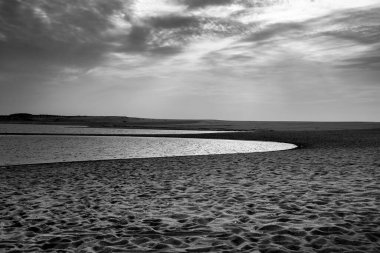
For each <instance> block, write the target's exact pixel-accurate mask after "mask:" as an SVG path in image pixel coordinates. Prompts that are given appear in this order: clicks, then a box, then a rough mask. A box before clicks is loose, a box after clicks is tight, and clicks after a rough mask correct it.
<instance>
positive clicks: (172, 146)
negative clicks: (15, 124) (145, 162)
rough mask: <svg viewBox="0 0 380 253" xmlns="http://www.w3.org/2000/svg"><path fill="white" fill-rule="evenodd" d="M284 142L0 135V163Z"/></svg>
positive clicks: (266, 147)
mask: <svg viewBox="0 0 380 253" xmlns="http://www.w3.org/2000/svg"><path fill="white" fill-rule="evenodd" d="M295 147H296V146H295V145H293V144H286V143H275V142H257V141H236V140H207V139H185V138H152V137H117V136H102V137H99V136H38V135H35V136H15V135H3V136H1V135H0V165H6V164H30V163H48V162H63V161H83V160H103V159H126V158H145V157H167V156H187V155H209V154H229V153H250V152H266V151H276V150H285V149H292V148H295Z"/></svg>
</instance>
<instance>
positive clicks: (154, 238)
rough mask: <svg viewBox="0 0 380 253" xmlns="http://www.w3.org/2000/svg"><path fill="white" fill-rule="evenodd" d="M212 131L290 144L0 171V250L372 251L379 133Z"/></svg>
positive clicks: (379, 192) (379, 215)
mask: <svg viewBox="0 0 380 253" xmlns="http://www.w3.org/2000/svg"><path fill="white" fill-rule="evenodd" d="M211 137H215V138H216V137H217V136H214V135H211ZM222 137H223V138H245V139H262V140H273V139H276V140H278V141H285V142H293V143H298V144H300V145H301V146H302V147H301V148H300V149H295V150H288V151H280V152H270V153H252V154H233V155H211V156H193V157H176V158H154V159H134V160H124V161H123V160H114V161H96V162H78V163H58V164H44V165H24V166H13V167H3V168H1V169H0V170H1V173H0V192H1V194H0V207H1V209H0V216H1V217H2V220H1V227H0V239H1V240H0V252H1V250H3V251H5V252H41V251H56V252H267V253H269V252H320V253H327V252H380V246H379V238H380V211H379V196H380V184H379V180H380V170H379V166H380V157H379V150H380V149H379V148H380V130H358V131H355V130H351V131H324V132H306V131H305V132H299V131H297V132H290V131H287V132H273V131H268V132H261V133H260V132H256V133H244V134H236V133H234V134H231V136H229V137H228V136H227V135H223V136H222Z"/></svg>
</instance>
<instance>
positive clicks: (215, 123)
mask: <svg viewBox="0 0 380 253" xmlns="http://www.w3.org/2000/svg"><path fill="white" fill-rule="evenodd" d="M0 123H14V124H21V123H22V124H54V125H80V126H89V127H111V128H142V129H148V128H154V129H189V130H248V131H252V130H283V131H286V130H339V129H372V128H380V122H302V121H293V122H292V121H224V120H185V119H147V118H132V117H121V116H61V115H44V114H41V115H33V114H28V113H15V114H10V115H2V116H0Z"/></svg>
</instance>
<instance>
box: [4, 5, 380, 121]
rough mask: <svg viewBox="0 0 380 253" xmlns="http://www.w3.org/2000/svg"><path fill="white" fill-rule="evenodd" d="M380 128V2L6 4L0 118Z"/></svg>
mask: <svg viewBox="0 0 380 253" xmlns="http://www.w3.org/2000/svg"><path fill="white" fill-rule="evenodd" d="M20 112H25V113H33V114H59V115H99V116H100V115H115V116H116V115H120V116H130V117H149V118H179V119H190V118H192V119H225V120H275V121H283V120H289V121H292V120H297V121H380V0H360V1H358V0H81V1H77V0H0V114H10V113H20Z"/></svg>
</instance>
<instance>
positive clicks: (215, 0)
mask: <svg viewBox="0 0 380 253" xmlns="http://www.w3.org/2000/svg"><path fill="white" fill-rule="evenodd" d="M233 2H234V1H233V0H184V3H185V4H186V5H187V6H188V7H189V8H203V7H206V6H210V5H214V6H215V5H227V4H231V3H233Z"/></svg>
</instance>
